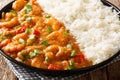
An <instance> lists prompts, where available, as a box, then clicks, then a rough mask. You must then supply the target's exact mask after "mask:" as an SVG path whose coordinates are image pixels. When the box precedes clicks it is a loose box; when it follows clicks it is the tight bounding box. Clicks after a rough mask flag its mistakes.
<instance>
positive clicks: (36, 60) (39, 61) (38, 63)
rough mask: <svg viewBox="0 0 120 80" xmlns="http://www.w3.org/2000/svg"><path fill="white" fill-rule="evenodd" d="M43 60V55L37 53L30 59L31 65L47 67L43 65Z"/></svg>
mask: <svg viewBox="0 0 120 80" xmlns="http://www.w3.org/2000/svg"><path fill="white" fill-rule="evenodd" d="M43 62H44V57H41V55H39V56H37V57H35V58H33V59H32V60H31V66H34V67H38V68H47V65H45V64H44V63H43Z"/></svg>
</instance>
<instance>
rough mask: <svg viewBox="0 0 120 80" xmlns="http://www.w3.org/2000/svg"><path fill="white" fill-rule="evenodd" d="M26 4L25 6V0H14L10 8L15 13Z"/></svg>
mask: <svg viewBox="0 0 120 80" xmlns="http://www.w3.org/2000/svg"><path fill="white" fill-rule="evenodd" d="M26 4H27V1H26V0H16V1H15V2H14V3H13V6H12V8H13V9H14V10H15V11H20V10H21V9H22V8H23V7H24V6H25V5H26Z"/></svg>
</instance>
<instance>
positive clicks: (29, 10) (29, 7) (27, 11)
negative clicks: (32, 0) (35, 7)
mask: <svg viewBox="0 0 120 80" xmlns="http://www.w3.org/2000/svg"><path fill="white" fill-rule="evenodd" d="M31 11H32V6H31V5H26V6H25V12H26V13H29V12H31Z"/></svg>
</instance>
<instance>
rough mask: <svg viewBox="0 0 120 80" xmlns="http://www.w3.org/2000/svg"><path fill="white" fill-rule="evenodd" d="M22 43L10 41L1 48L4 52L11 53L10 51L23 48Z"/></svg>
mask: <svg viewBox="0 0 120 80" xmlns="http://www.w3.org/2000/svg"><path fill="white" fill-rule="evenodd" d="M24 47H25V46H24V44H18V43H16V42H14V43H13V42H12V43H9V44H8V45H7V46H5V47H3V48H2V49H3V50H4V51H5V52H9V53H12V52H18V51H21V50H22V49H24Z"/></svg>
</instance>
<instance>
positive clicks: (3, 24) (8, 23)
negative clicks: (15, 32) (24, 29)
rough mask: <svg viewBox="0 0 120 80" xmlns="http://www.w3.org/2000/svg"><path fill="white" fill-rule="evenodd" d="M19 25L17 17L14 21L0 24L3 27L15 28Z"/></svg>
mask: <svg viewBox="0 0 120 80" xmlns="http://www.w3.org/2000/svg"><path fill="white" fill-rule="evenodd" d="M17 24H19V22H18V18H17V17H14V18H13V19H11V20H10V21H7V22H0V26H1V27H14V26H15V25H17Z"/></svg>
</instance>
